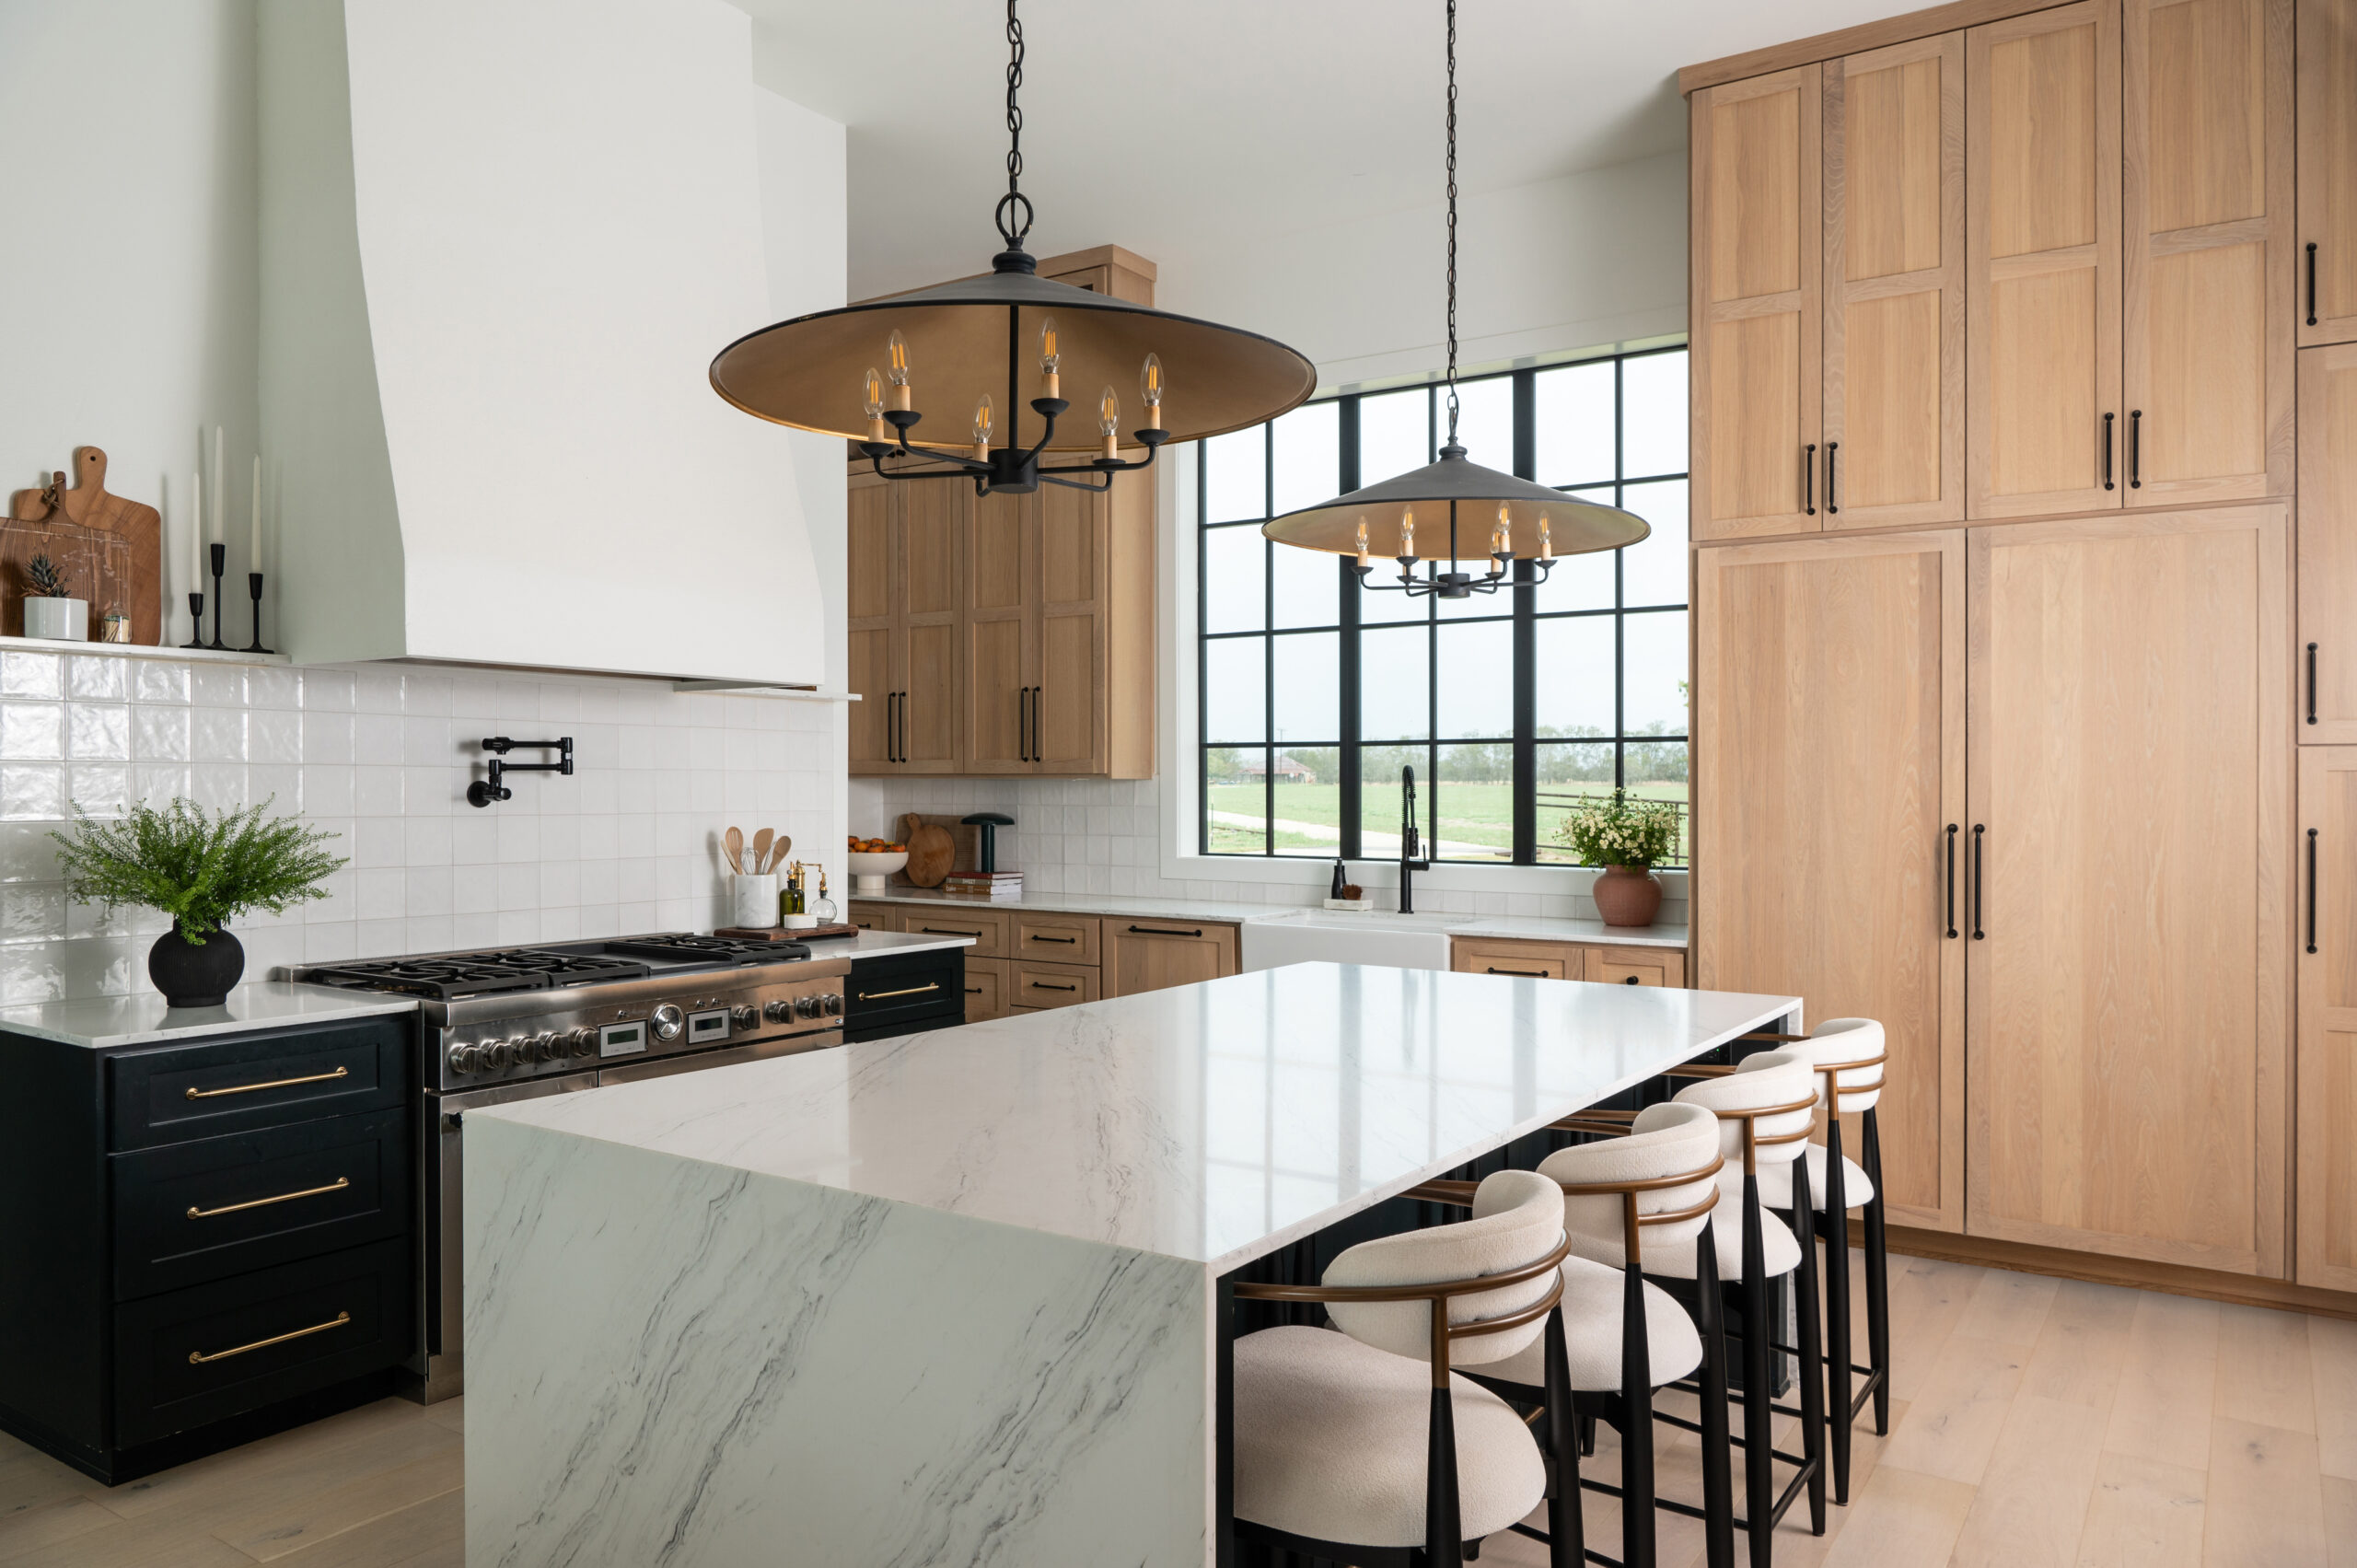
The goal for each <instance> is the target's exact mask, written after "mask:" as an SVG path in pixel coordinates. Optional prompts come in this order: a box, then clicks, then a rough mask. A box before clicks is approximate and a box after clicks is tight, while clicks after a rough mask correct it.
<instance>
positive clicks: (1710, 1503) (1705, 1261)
mask: <svg viewBox="0 0 2357 1568" xmlns="http://www.w3.org/2000/svg"><path fill="white" fill-rule="evenodd" d="M1721 1288H1722V1287H1721V1286H1720V1284H1719V1245H1718V1242H1717V1240H1716V1238H1715V1237H1713V1235H1712V1233H1711V1222H1710V1220H1708V1219H1707V1218H1706V1219H1704V1220H1703V1222H1702V1234H1701V1237H1698V1238H1697V1239H1696V1241H1695V1243H1694V1301H1695V1317H1696V1318H1697V1319H1698V1321H1697V1322H1696V1324H1695V1327H1696V1328H1698V1329H1699V1330H1701V1337H1702V1409H1701V1418H1702V1419H1701V1425H1702V1561H1703V1562H1704V1564H1705V1568H1735V1471H1734V1469H1733V1464H1732V1460H1731V1458H1730V1457H1729V1456H1730V1455H1731V1453H1732V1452H1733V1449H1732V1446H1731V1445H1730V1444H1729V1443H1728V1442H1727V1338H1726V1327H1727V1318H1726V1302H1725V1300H1724V1297H1723V1296H1722V1295H1721V1294H1720V1292H1721Z"/></svg>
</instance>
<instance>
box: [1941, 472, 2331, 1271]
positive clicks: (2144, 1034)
mask: <svg viewBox="0 0 2357 1568" xmlns="http://www.w3.org/2000/svg"><path fill="white" fill-rule="evenodd" d="M2286 533H2287V528H2286V518H2285V516H2284V510H2283V508H2282V506H2280V505H2270V506H2250V507H2239V508H2232V509H2226V510H2220V511H2212V512H2194V513H2181V514H2175V515H2171V516H2165V517H2134V518H2105V519H2095V520H2083V521H2078V522H2055V523H2038V524H2026V525H2023V526H2021V527H2018V528H1977V529H1974V530H1973V536H1972V543H1971V571H1972V583H1971V610H1972V630H1971V650H1972V652H1971V661H1972V663H1971V673H1970V688H1971V692H1970V701H1971V718H1970V724H1971V735H1972V748H1971V749H1972V756H1971V772H1972V783H1971V796H1970V806H1969V812H1970V819H1969V822H1968V832H1969V833H1971V834H1972V835H1974V836H1975V837H1976V838H1978V839H1979V841H1980V842H1979V844H1978V847H1977V849H1975V850H1974V851H1973V852H1972V853H1971V855H1970V859H1971V861H1972V862H1973V864H1974V865H1976V866H1977V868H1978V877H1976V879H1975V883H1974V885H1973V887H1972V889H1971V912H1970V915H1969V919H1970V922H1971V923H1972V925H1973V927H1974V928H1975V931H1974V934H1975V935H1976V936H1980V935H1983V934H1984V933H1985V939H1984V940H1977V941H1972V942H1969V943H1968V944H1967V947H1968V949H1969V965H1970V986H1971V995H1972V1005H1971V1010H1970V1022H1969V1043H1968V1059H1969V1060H1968V1074H1969V1077H1970V1080H1971V1084H1972V1105H1971V1113H1970V1129H1969V1144H1968V1155H1967V1161H1966V1169H1967V1170H1968V1172H1969V1185H1970V1189H1971V1191H1970V1196H1969V1202H1968V1229H1969V1230H1970V1232H1971V1233H1972V1234H1973V1235H1976V1236H1987V1237H1998V1238H2001V1239H2003V1240H2008V1241H2025V1242H2033V1243H2038V1244H2040V1245H2044V1246H2049V1247H2066V1248H2075V1249H2082V1250H2087V1251H2098V1252H2106V1253H2109V1254H2111V1255H2113V1256H2115V1257H2126V1258H2144V1259H2149V1260H2154V1261H2156V1262H2167V1263H2182V1264H2190V1265H2194V1266H2198V1267H2201V1268H2208V1269H2222V1270H2226V1271H2230V1272H2240V1273H2266V1274H2280V1273H2281V1272H2282V1267H2283V1264H2284V1255H2283V1176H2284V1164H2283V1162H2284V1145H2283V1134H2284V1116H2285V1112H2286V1110H2287V1109H2288V1107H2287V1102H2286V1099H2285V1078H2284V1070H2285V1066H2286V1060H2285V1056H2286V1019H2285V1016H2284V1009H2285V1002H2286V998H2287V993H2288V987H2289V980H2290V977H2289V974H2288V972H2287V968H2286V964H2287V955H2286V953H2285V946H2286V943H2285V938H2286V936H2287V935H2288V934H2289V932H2290V929H2291V924H2292V923H2291V920H2290V918H2289V917H2290V915H2291V912H2292V910H2291V904H2292V889H2293V883H2292V879H2291V877H2290V876H2289V872H2290V870H2291V868H2290V866H2288V865H2286V864H2285V857H2286V854H2287V852H2288V850H2289V847H2290V840H2291V837H2292V835H2291V834H2290V832H2288V831H2287V828H2288V826H2289V824H2288V821H2287V818H2288V814H2289V812H2290V809H2291V799H2290V796H2291V781H2290V779H2289V777H2288V776H2287V775H2288V772H2289V768H2288V761H2287V760H2288V758H2289V757H2290V756H2291V753H2292V748H2291V747H2290V746H2289V745H2288V744H2287V742H2288V741H2289V739H2290V736H2289V733H2288V732H2289V729H2290V724H2289V718H2290V714H2289V707H2288V698H2289V691H2288V690H2287V688H2288V686H2289V681H2288V679H2287V678H2288V676H2289V674H2290V670H2289V668H2288V662H2289V661H2287V660H2286V659H2285V658H2284V656H2283V655H2284V645H2285V643H2286V641H2287V638H2286V636H2285V632H2286V625H2285V618H2286V607H2285V598H2286V597H2287V590H2288V587H2289V585H2288V583H2287V581H2286V578H2287V576H2288V572H2287V564H2288V563H2287V560H2286V553H2287V550H2286V547H2287V539H2286Z"/></svg>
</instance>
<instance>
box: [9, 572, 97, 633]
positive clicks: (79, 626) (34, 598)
mask: <svg viewBox="0 0 2357 1568" xmlns="http://www.w3.org/2000/svg"><path fill="white" fill-rule="evenodd" d="M25 575H26V576H28V577H29V578H31V579H32V587H29V588H28V589H26V591H25V635H26V636H28V637H49V638H53V639H55V640H58V641H61V642H67V643H86V642H88V641H89V639H90V606H89V603H88V601H87V600H85V599H78V598H75V597H74V592H73V588H72V587H71V585H70V583H69V582H68V580H67V578H66V575H65V574H64V573H63V572H61V571H59V570H58V569H57V563H56V562H54V561H52V560H51V559H50V558H49V557H48V556H46V555H36V556H34V557H33V558H32V559H31V560H30V561H29V562H27V563H25Z"/></svg>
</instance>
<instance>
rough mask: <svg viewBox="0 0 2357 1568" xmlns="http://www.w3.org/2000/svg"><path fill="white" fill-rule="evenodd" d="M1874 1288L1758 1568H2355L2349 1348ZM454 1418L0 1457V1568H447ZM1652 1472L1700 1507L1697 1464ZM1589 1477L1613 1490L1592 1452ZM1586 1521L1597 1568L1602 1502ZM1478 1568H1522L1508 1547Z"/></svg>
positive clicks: (2253, 1314)
mask: <svg viewBox="0 0 2357 1568" xmlns="http://www.w3.org/2000/svg"><path fill="white" fill-rule="evenodd" d="M1859 1288H1860V1289H1861V1290H1863V1289H1864V1280H1863V1277H1861V1278H1860V1281H1859ZM1890 1291H1891V1333H1892V1341H1893V1346H1894V1350H1893V1359H1894V1361H1895V1362H1896V1366H1895V1368H1894V1373H1893V1377H1892V1391H1893V1395H1894V1402H1893V1404H1892V1407H1891V1415H1892V1420H1891V1431H1890V1434H1889V1435H1888V1436H1887V1437H1875V1435H1874V1434H1873V1426H1872V1423H1871V1422H1869V1423H1866V1424H1864V1425H1863V1426H1861V1427H1860V1429H1859V1436H1858V1447H1857V1451H1856V1454H1855V1456H1854V1458H1853V1459H1852V1476H1851V1504H1850V1506H1849V1507H1847V1508H1833V1509H1830V1510H1829V1518H1828V1523H1827V1528H1826V1533H1825V1534H1824V1535H1823V1536H1822V1537H1818V1536H1812V1535H1811V1534H1809V1531H1808V1522H1807V1504H1806V1503H1805V1502H1802V1503H1799V1504H1795V1505H1794V1509H1793V1512H1792V1513H1791V1514H1790V1515H1788V1516H1786V1518H1785V1522H1784V1524H1783V1526H1782V1528H1781V1529H1780V1531H1779V1532H1778V1537H1777V1541H1776V1562H1777V1564H1778V1568H1818V1565H1820V1564H1823V1565H1828V1568H1942V1565H1944V1564H1953V1565H1956V1568H1982V1565H1984V1564H2000V1563H2002V1564H2004V1565H2005V1568H2048V1565H2051V1568H2114V1565H2119V1568H2129V1565H2131V1564H2132V1565H2134V1568H2229V1565H2232V1568H2239V1565H2242V1564H2251V1565H2253V1568H2258V1565H2264V1568H2357V1323H2351V1322H2344V1321H2340V1320H2338V1319H2333V1318H2309V1317H2303V1316H2301V1315H2299V1314H2297V1313H2289V1312H2269V1311H2262V1310H2259V1309H2257V1308H2252V1307H2225V1306H2221V1305H2219V1304H2218V1303H2215V1302H2208V1301H2194V1300H2189V1299H2187V1298H2185V1297H2182V1296H2173V1295H2155V1294H2153V1293H2151V1292H2148V1291H2132V1290H2122V1289H2118V1288H2115V1287H2112V1286H2108V1285H2092V1284H2081V1283H2075V1282H2072V1281H2061V1280H2051V1279H2046V1278H2043V1277H2041V1276H2038V1275H2034V1274H2015V1273H2008V1272H2003V1271H2001V1270H1994V1269H1980V1268H1974V1267H1972V1266H1970V1265H1968V1264H1961V1263H1943V1262H1934V1261H1932V1260H1927V1259H1921V1258H1894V1259H1893V1260H1891V1283H1890ZM1857 1317H1858V1337H1859V1343H1858V1352H1859V1359H1860V1360H1864V1349H1865V1347H1864V1333H1865V1326H1864V1325H1865V1317H1864V1310H1863V1309H1861V1310H1860V1311H1859V1312H1858V1314H1857ZM465 1403H466V1401H465V1400H451V1401H449V1402H447V1403H446V1404H440V1405H435V1406H434V1407H432V1408H431V1409H421V1408H420V1407H418V1406H416V1405H412V1404H409V1403H407V1402H405V1401H402V1400H384V1401H381V1402H379V1403H377V1404H374V1405H370V1406H367V1407H366V1408H365V1409H361V1410H356V1411H349V1412H347V1413H345V1414H343V1415H340V1416H336V1417H333V1418H331V1419H330V1420H327V1421H322V1422H319V1423H314V1424H312V1425H310V1426H307V1427H304V1428H301V1429H299V1430H297V1431H295V1432H288V1433H284V1434H280V1435H278V1436H276V1437H271V1438H265V1439H264V1440H262V1441H261V1442H259V1443H252V1444H249V1445H248V1446H245V1447H243V1448H239V1449H236V1450H234V1451H232V1452H230V1453H226V1454H216V1455H215V1456H214V1457H213V1458H207V1459H200V1460H198V1461H196V1462H195V1463H193V1464H189V1465H183V1466H181V1467H180V1469H175V1470H168V1471H166V1472H165V1473H164V1474H162V1475H157V1476H151V1477H149V1478H148V1479H146V1480H145V1481H134V1482H132V1483H131V1484H129V1485H127V1486H121V1487H115V1488H112V1489H109V1488H106V1487H103V1486H100V1485H99V1484H98V1483H96V1482H95V1481H90V1480H89V1479H88V1478H87V1477H86V1476H84V1475H82V1474H80V1473H79V1472H78V1471H75V1470H73V1469H68V1468H67V1467H65V1466H64V1465H61V1464H58V1463H56V1462H55V1461H54V1460H52V1459H50V1458H47V1457H46V1456H44V1455H41V1454H39V1453H36V1452H34V1451H33V1450H32V1449H29V1448H27V1447H25V1446H23V1445H21V1444H18V1443H17V1442H15V1441H14V1440H12V1439H9V1438H6V1437H0V1564H6V1568H66V1565H69V1564H70V1565H73V1568H250V1564H252V1563H255V1562H269V1563H273V1564H276V1565H277V1568H457V1565H458V1564H459V1563H460V1562H461V1561H462V1558H463V1551H462V1544H461V1526H460V1501H461V1496H462V1493H461V1491H460V1484H461V1480H462V1475H461V1470H460V1457H461V1452H462V1448H463V1439H462V1437H461V1430H462V1424H463V1422H464V1420H465ZM1791 1427H1792V1423H1791V1422H1789V1421H1787V1422H1786V1423H1784V1426H1783V1430H1782V1431H1781V1432H1780V1434H1779V1436H1778V1441H1777V1446H1779V1447H1782V1448H1786V1449H1792V1448H1796V1447H1797V1446H1798V1444H1797V1442H1796V1437H1797V1434H1795V1433H1794V1432H1793V1431H1792V1430H1791ZM1655 1447H1656V1450H1657V1453H1658V1456H1659V1458H1658V1462H1657V1469H1658V1472H1659V1479H1660V1483H1661V1485H1662V1487H1663V1489H1664V1490H1665V1491H1670V1492H1674V1493H1675V1494H1676V1495H1679V1496H1684V1497H1687V1498H1689V1499H1694V1500H1699V1499H1700V1498H1701V1455H1700V1451H1699V1450H1698V1449H1697V1448H1696V1447H1695V1446H1694V1440H1693V1439H1692V1438H1691V1437H1689V1436H1686V1435H1684V1434H1679V1433H1678V1432H1677V1431H1676V1429H1674V1428H1670V1427H1663V1428H1660V1429H1659V1431H1658V1432H1657V1434H1656V1439H1655ZM1737 1463H1738V1466H1739V1465H1740V1459H1739V1458H1738V1461H1737ZM1586 1464H1587V1467H1588V1468H1589V1473H1591V1474H1594V1475H1596V1476H1598V1477H1600V1478H1602V1479H1605V1480H1612V1479H1614V1478H1615V1477H1616V1476H1617V1475H1618V1473H1619V1469H1620V1456H1619V1453H1618V1450H1617V1449H1616V1448H1615V1447H1614V1445H1613V1439H1612V1436H1611V1434H1610V1433H1609V1432H1602V1433H1600V1434H1599V1437H1598V1442H1597V1449H1596V1457H1595V1458H1593V1459H1591V1460H1588V1461H1587V1462H1586ZM1741 1484H1742V1483H1741V1477H1740V1473H1739V1472H1738V1476H1737V1481H1736V1486H1737V1493H1736V1494H1737V1496H1738V1497H1739V1496H1740V1495H1741ZM1585 1519H1586V1521H1587V1529H1588V1540H1589V1544H1590V1545H1591V1546H1593V1547H1595V1548H1596V1550H1598V1551H1605V1552H1608V1553H1611V1554H1614V1555H1617V1554H1618V1552H1619V1549H1620V1515H1619V1512H1618V1510H1617V1507H1616V1505H1615V1504H1613V1502H1612V1500H1611V1499H1609V1498H1606V1497H1599V1496H1596V1495H1595V1494H1593V1493H1590V1494H1589V1495H1588V1496H1587V1498H1586V1505H1585ZM1660 1542H1661V1561H1662V1562H1663V1564H1664V1568H1688V1565H1689V1564H1694V1563H1699V1562H1701V1554H1702V1540H1701V1527H1700V1526H1699V1525H1697V1524H1694V1523H1693V1522H1691V1521H1689V1520H1684V1519H1678V1518H1674V1517H1671V1516H1662V1518H1661V1521H1660ZM1738 1550H1740V1545H1739V1543H1738ZM1481 1561H1482V1562H1483V1563H1484V1564H1489V1563H1496V1564H1499V1565H1501V1568H1538V1565H1543V1564H1544V1562H1545V1561H1546V1556H1545V1552H1544V1551H1543V1549H1541V1548H1540V1547H1539V1546H1538V1544H1537V1543H1536V1542H1533V1541H1528V1540H1525V1539H1521V1538H1519V1537H1515V1536H1510V1535H1509V1536H1499V1537H1496V1538H1493V1539H1492V1541H1491V1542H1490V1544H1489V1546H1488V1547H1487V1548H1486V1549H1485V1550H1484V1551H1483V1552H1482V1554H1481Z"/></svg>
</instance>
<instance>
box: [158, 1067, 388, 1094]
mask: <svg viewBox="0 0 2357 1568" xmlns="http://www.w3.org/2000/svg"><path fill="white" fill-rule="evenodd" d="M350 1076H352V1069H350V1068H349V1067H339V1068H337V1069H336V1070H335V1071H334V1072H332V1073H313V1074H310V1075H309V1076H308V1077H304V1078H273V1079H272V1080H271V1081H270V1082H269V1083H267V1084H238V1085H235V1086H232V1087H229V1088H226V1089H191V1090H189V1092H188V1098H191V1099H219V1098H221V1097H222V1096H223V1095H250V1094H254V1093H257V1092H259V1091H260V1090H262V1089H291V1088H293V1087H294V1086H296V1085H297V1084H324V1083H326V1082H327V1081H328V1080H329V1079H331V1078H349V1077H350Z"/></svg>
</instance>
